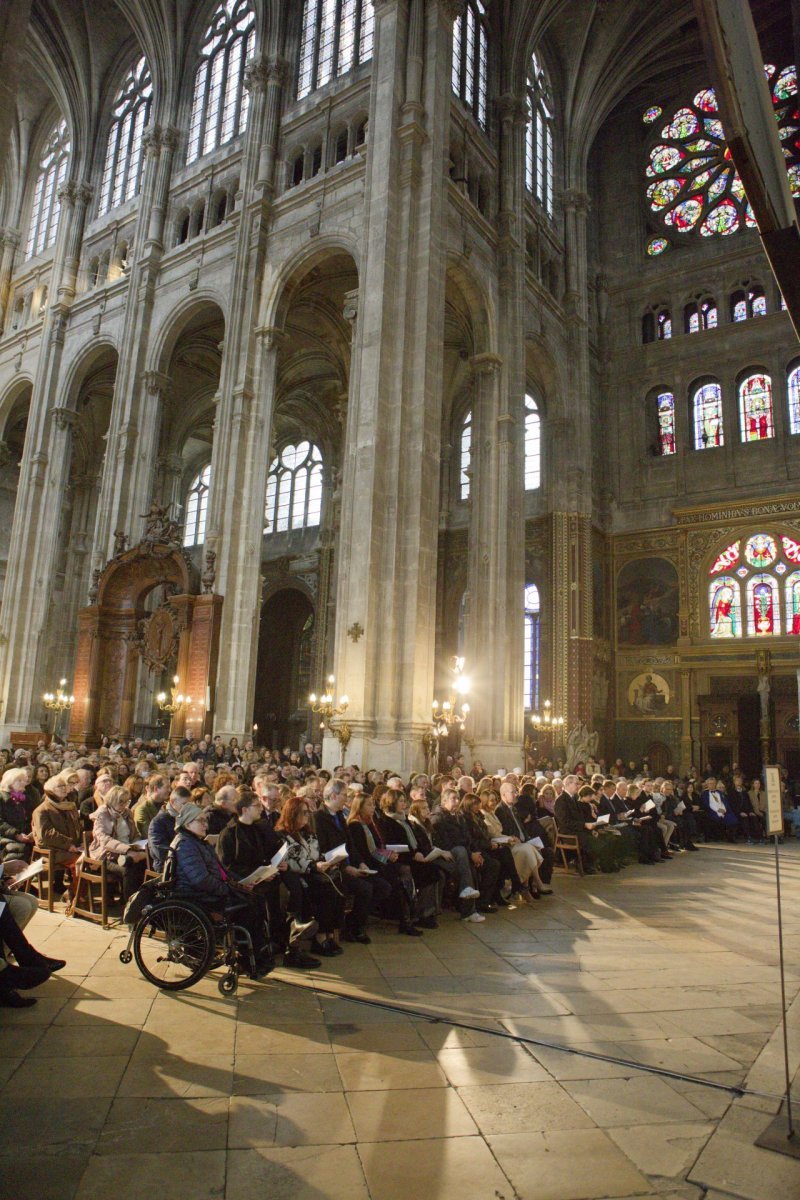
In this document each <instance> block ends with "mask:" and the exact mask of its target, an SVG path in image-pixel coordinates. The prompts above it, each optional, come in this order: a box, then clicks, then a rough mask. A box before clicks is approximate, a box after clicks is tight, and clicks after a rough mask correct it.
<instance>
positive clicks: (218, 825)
mask: <svg viewBox="0 0 800 1200" xmlns="http://www.w3.org/2000/svg"><path fill="white" fill-rule="evenodd" d="M236 799H237V795H236V788H235V787H234V786H233V784H232V783H226V784H225V786H224V787H221V788H220V789H219V791H218V792H217V794H216V796H215V797H214V803H213V805H212V808H211V813H210V814H209V818H208V832H209V833H211V834H215V833H222V831H223V829H224V828H225V826H226V825H227V824H228V821H230V819H231V817H232V816H233V814H234V812H235V810H236Z"/></svg>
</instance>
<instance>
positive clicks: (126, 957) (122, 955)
mask: <svg viewBox="0 0 800 1200" xmlns="http://www.w3.org/2000/svg"><path fill="white" fill-rule="evenodd" d="M132 959H133V955H132V954H131V952H130V950H120V952H119V961H120V962H121V963H124V964H125V966H126V967H127V965H128V963H129V962H131V960H132Z"/></svg>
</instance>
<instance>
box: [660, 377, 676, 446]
mask: <svg viewBox="0 0 800 1200" xmlns="http://www.w3.org/2000/svg"><path fill="white" fill-rule="evenodd" d="M656 418H657V420H658V448H659V451H660V453H661V456H662V457H665V456H667V455H669V454H674V453H675V450H676V446H675V396H674V395H673V393H672V392H659V393H658V395H657V396H656Z"/></svg>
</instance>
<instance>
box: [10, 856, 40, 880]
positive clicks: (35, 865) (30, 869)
mask: <svg viewBox="0 0 800 1200" xmlns="http://www.w3.org/2000/svg"><path fill="white" fill-rule="evenodd" d="M43 870H44V859H43V858H35V859H34V860H33V862H32V863H29V864H28V866H27V867H26V868H25V870H24V871H20V873H19V875H13V876H11V877H10V879H11V882H12V883H14V884H16V885H17V886H19V885H20V884H21V883H25V881H26V880H28V879H33V877H34V875H41V873H42V871H43Z"/></svg>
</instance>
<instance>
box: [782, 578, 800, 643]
mask: <svg viewBox="0 0 800 1200" xmlns="http://www.w3.org/2000/svg"><path fill="white" fill-rule="evenodd" d="M783 586H784V588H785V594H786V632H787V633H789V634H792V635H794V636H797V635H798V634H800V571H794V572H793V573H792V574H791V575H788V576H787V578H786V581H785V583H784V585H783Z"/></svg>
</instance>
